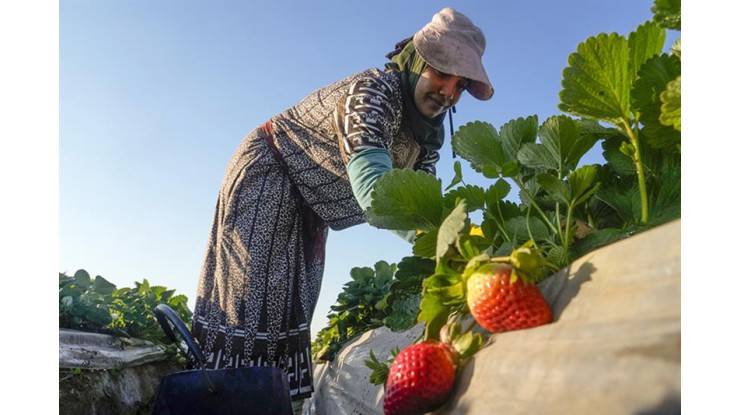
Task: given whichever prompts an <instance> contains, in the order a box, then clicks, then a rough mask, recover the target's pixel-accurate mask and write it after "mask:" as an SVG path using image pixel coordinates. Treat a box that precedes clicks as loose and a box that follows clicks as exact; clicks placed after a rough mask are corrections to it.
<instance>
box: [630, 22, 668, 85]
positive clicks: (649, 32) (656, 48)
mask: <svg viewBox="0 0 740 415" xmlns="http://www.w3.org/2000/svg"><path fill="white" fill-rule="evenodd" d="M627 42H628V44H629V49H630V60H629V73H630V77H631V81H632V82H634V80H635V78H637V71H638V70H639V69H640V67H642V65H643V64H644V63H645V62H647V60H648V59H650V58H652V57H654V56H657V55H659V54H660V53H661V51H662V50H663V44H665V30H663V29H662V28H661V27H660V26H658V24H657V23H655V22H645V23H644V24H641V25H640V26H638V27H637V29H635V31H634V32H632V33H630V34H629V37H628V39H627Z"/></svg>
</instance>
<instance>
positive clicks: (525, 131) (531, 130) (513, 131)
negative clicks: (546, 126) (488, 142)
mask: <svg viewBox="0 0 740 415" xmlns="http://www.w3.org/2000/svg"><path fill="white" fill-rule="evenodd" d="M538 126H539V124H538V121H537V116H536V115H531V116H529V117H527V118H517V119H514V120H511V121H509V122H507V123H506V124H504V125H502V126H501V140H502V143H503V150H504V154H505V155H506V158H507V159H509V160H516V159H517V156H516V155H517V153H518V152H519V150H520V149H521V148H522V145H524V144H525V143H534V142H535V140H536V139H537V127H538Z"/></svg>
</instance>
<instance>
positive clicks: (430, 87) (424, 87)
mask: <svg viewBox="0 0 740 415" xmlns="http://www.w3.org/2000/svg"><path fill="white" fill-rule="evenodd" d="M468 83H469V81H468V80H467V79H465V78H461V77H459V76H457V75H450V74H447V73H444V72H442V71H439V70H437V69H435V68H433V67H431V66H430V65H427V68H426V69H424V71H423V72H422V73H421V76H420V77H419V80H418V81H417V82H416V89H415V90H414V103H415V104H416V108H417V109H418V110H419V112H421V113H422V115H424V116H425V117H427V118H434V117H436V116H438V115H439V114H441V113H443V112H445V111H447V109H448V108H450V107H452V106H453V105H455V104H457V101H459V100H460V95H462V92H463V91H464V90H465V88H466V87H467V86H468Z"/></svg>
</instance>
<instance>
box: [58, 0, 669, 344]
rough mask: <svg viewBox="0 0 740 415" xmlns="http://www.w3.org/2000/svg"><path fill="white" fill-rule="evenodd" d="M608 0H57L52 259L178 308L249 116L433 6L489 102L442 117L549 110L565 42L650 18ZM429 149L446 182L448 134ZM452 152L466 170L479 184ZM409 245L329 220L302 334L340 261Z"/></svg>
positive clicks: (489, 117)
mask: <svg viewBox="0 0 740 415" xmlns="http://www.w3.org/2000/svg"><path fill="white" fill-rule="evenodd" d="M618 3H619V4H620V7H619V8H615V7H614V5H615V2H614V1H604V0H569V1H557V2H555V1H530V2H524V1H452V2H450V1H446V2H440V1H407V2H398V1H372V2H370V1H368V2H346V1H342V2H340V1H315V2H297V1H275V2H265V1H228V2H227V1H216V2H205V1H176V2H161V1H155V2H144V1H130V2H122V1H105V2H93V1H66V0H64V1H61V2H60V3H59V271H60V272H67V273H74V272H75V271H76V270H78V269H80V268H84V269H86V270H87V271H88V272H90V274H91V275H93V276H94V275H101V276H103V277H105V278H106V279H108V280H110V281H111V282H113V283H114V284H116V285H118V286H119V287H123V286H133V283H134V281H141V280H142V279H144V278H147V279H148V280H149V282H150V283H152V284H155V285H164V286H167V287H168V288H174V289H176V290H177V292H178V293H180V294H185V295H187V296H188V298H189V305H190V307H191V308H192V307H193V305H194V302H195V296H196V287H197V282H198V274H199V271H200V267H201V261H202V259H203V255H204V252H205V244H206V240H207V236H208V232H209V229H210V226H211V221H212V216H213V213H214V207H215V202H216V196H217V192H218V188H219V185H220V183H221V179H222V177H223V174H224V171H225V167H226V163H227V161H228V160H229V158H230V157H231V155H232V153H233V151H234V150H235V149H236V147H237V145H238V144H239V142H240V141H241V140H242V138H243V137H244V136H245V135H246V134H247V133H248V132H249V131H250V130H251V129H252V128H254V127H256V126H257V125H259V124H260V123H262V122H264V121H265V120H267V119H268V118H269V117H270V116H272V115H274V114H277V113H279V112H281V111H283V110H284V109H286V108H288V107H290V106H291V105H293V104H295V103H296V102H298V100H300V99H301V98H302V97H304V96H305V95H306V94H308V93H310V92H311V91H313V90H315V89H317V88H319V87H321V86H323V85H325V84H327V83H330V82H332V81H335V80H338V79H340V78H342V77H344V76H347V75H350V74H352V73H355V72H358V71H361V70H363V69H366V68H369V67H382V65H383V64H384V63H385V61H386V60H385V58H384V55H385V54H386V53H387V52H389V51H390V50H391V49H392V48H393V45H394V44H395V43H396V42H397V41H399V40H401V39H403V38H405V37H407V36H410V35H411V34H413V33H414V32H415V31H416V30H418V29H419V28H421V27H422V26H423V25H424V24H425V23H426V22H427V21H429V20H430V19H431V17H432V15H433V14H434V13H435V12H437V11H439V10H440V9H441V8H443V7H444V6H447V5H450V6H452V7H454V8H456V9H458V10H459V11H461V12H463V13H464V14H466V15H468V16H469V17H471V18H472V19H473V21H474V22H475V23H476V24H477V25H478V26H479V27H481V28H482V29H483V31H484V33H485V35H486V38H487V41H488V46H487V50H486V53H485V56H484V65H485V66H486V68H487V71H488V74H489V77H490V79H491V81H492V83H493V85H494V88H495V90H496V93H495V95H494V97H493V99H492V100H490V101H488V102H479V101H476V100H475V99H473V98H472V97H470V96H464V97H463V99H462V100H461V102H460V103H459V104H458V106H457V113H456V114H455V116H454V123H455V125H456V126H460V125H463V124H465V123H467V122H470V121H476V120H480V121H487V122H490V123H492V124H493V125H494V126H495V127H496V128H498V127H500V126H501V125H502V124H503V123H505V122H507V121H509V120H511V119H513V118H517V117H523V116H529V115H532V114H537V115H538V116H539V119H540V122H542V121H543V120H544V119H545V118H547V117H549V116H552V115H555V114H558V113H559V111H558V110H557V103H558V92H559V90H560V79H561V78H560V77H561V72H562V70H563V68H565V66H566V62H567V57H568V54H570V53H571V52H573V51H575V49H576V46H577V45H578V43H579V42H582V41H584V40H585V39H586V38H588V37H589V36H593V35H596V34H598V33H600V32H607V33H608V32H617V33H619V34H623V35H626V34H628V33H629V32H630V31H631V30H633V29H635V28H636V27H637V26H638V25H639V24H641V23H643V22H645V21H646V20H649V19H650V18H651V17H652V13H651V11H650V7H651V5H652V1H649V0H634V1H621V2H618ZM670 33H671V35H669V40H670V41H671V42H672V40H674V39H675V38H676V35H677V32H670ZM667 43H669V42H667ZM447 142H448V143H449V134H448V137H447ZM441 153H442V159H441V161H440V163H439V165H438V169H437V170H438V176H439V177H440V178H441V179H442V181H443V185H446V184H448V183H449V182H450V180H451V178H452V175H453V170H452V163H453V160H452V157H451V150H450V148H449V145H447V146H445V148H443V150H442V152H441ZM599 153H600V151H598V149H597V150H596V151H594V152H592V153H590V154H589V156H588V157H587V159H586V160H584V163H589V162H596V161H598V160H599ZM464 165H465V166H466V169H465V170H464V171H465V174H466V176H465V177H466V182H468V183H486V182H485V181H480V180H481V179H483V178H482V177H477V174H475V173H473V172H472V171H471V170H469V169H467V165H466V164H465V163H464ZM410 254H411V251H410V246H409V245H408V244H406V243H405V242H404V241H402V240H401V239H400V238H398V237H396V236H394V235H393V234H390V233H388V232H387V231H382V230H377V229H374V228H371V227H370V226H368V225H363V226H358V227H355V228H351V229H348V230H345V231H342V232H331V233H330V235H329V239H328V244H327V263H326V271H325V275H324V281H323V284H322V292H321V296H320V298H319V303H318V306H317V309H316V313H315V315H314V323H313V325H312V332H313V333H314V334H315V333H316V332H317V331H318V330H319V329H321V328H322V327H323V326H324V325H325V323H326V315H327V314H328V313H329V306H330V305H332V304H333V303H334V301H335V300H336V298H337V295H338V294H339V292H340V291H341V289H342V285H343V284H344V283H346V282H347V281H348V280H349V271H350V269H351V268H352V267H355V266H373V264H375V262H377V261H379V260H385V261H388V262H391V263H392V262H397V261H399V260H400V259H401V258H402V257H404V256H408V255H410Z"/></svg>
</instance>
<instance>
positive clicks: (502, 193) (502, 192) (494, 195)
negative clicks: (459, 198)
mask: <svg viewBox="0 0 740 415" xmlns="http://www.w3.org/2000/svg"><path fill="white" fill-rule="evenodd" d="M510 191H511V185H510V184H509V182H507V181H506V180H504V179H498V180H496V183H494V184H492V185H491V186H490V187H489V188H488V190H486V194H485V203H486V206H493V205H495V204H496V203H498V202H500V201H502V200H504V198H506V196H508V195H509V192H510Z"/></svg>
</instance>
